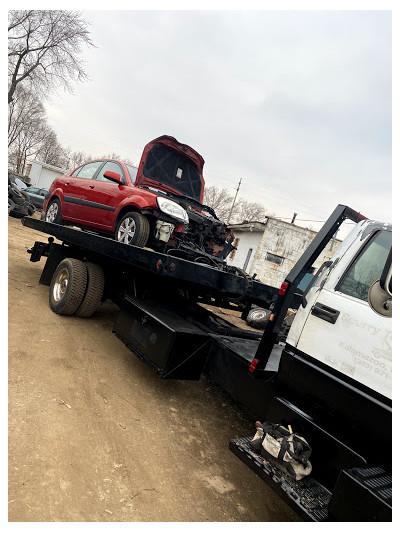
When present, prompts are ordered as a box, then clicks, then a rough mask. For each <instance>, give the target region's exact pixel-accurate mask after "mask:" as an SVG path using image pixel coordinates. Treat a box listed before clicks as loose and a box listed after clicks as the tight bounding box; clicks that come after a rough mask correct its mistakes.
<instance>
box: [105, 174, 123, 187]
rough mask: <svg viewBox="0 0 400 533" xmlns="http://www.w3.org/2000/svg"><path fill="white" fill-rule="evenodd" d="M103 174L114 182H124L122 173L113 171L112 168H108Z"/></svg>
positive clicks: (119, 183)
mask: <svg viewBox="0 0 400 533" xmlns="http://www.w3.org/2000/svg"><path fill="white" fill-rule="evenodd" d="M103 176H104V177H105V178H107V179H108V180H110V181H113V182H114V183H118V185H121V184H122V181H121V175H120V174H118V173H117V172H111V170H107V171H106V172H104V174H103Z"/></svg>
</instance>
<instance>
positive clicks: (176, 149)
mask: <svg viewBox="0 0 400 533" xmlns="http://www.w3.org/2000/svg"><path fill="white" fill-rule="evenodd" d="M203 166H204V159H203V158H202V157H201V155H200V154H198V153H197V152H196V151H195V150H193V148H191V147H190V146H188V145H186V144H182V143H180V142H179V141H177V140H176V139H175V138H174V137H170V136H169V135H162V136H161V137H157V139H154V140H153V141H150V142H149V143H148V144H146V146H145V147H144V150H143V154H142V157H141V160H140V164H139V169H138V172H137V176H136V181H135V185H137V186H145V187H154V188H157V189H160V190H162V191H166V192H173V193H175V194H178V195H181V196H186V197H189V198H194V199H195V200H197V201H198V202H200V203H201V202H202V201H203V193H204V179H203Z"/></svg>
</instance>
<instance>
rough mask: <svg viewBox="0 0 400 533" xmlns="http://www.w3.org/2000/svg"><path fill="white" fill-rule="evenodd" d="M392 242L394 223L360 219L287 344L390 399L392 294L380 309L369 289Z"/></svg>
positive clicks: (316, 286)
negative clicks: (371, 298) (375, 305)
mask: <svg viewBox="0 0 400 533" xmlns="http://www.w3.org/2000/svg"><path fill="white" fill-rule="evenodd" d="M391 245H392V231H391V226H390V225H389V224H385V223H378V222H374V221H371V220H363V221H362V222H359V223H358V224H357V225H356V227H355V228H354V229H353V230H352V231H351V233H350V234H349V235H348V236H347V237H346V239H345V240H344V241H343V243H342V245H341V246H340V247H339V249H338V250H337V252H336V253H335V254H334V256H333V257H332V260H331V261H329V262H328V263H326V264H325V266H324V267H323V268H322V269H320V272H319V274H318V276H317V278H316V280H314V284H313V285H312V287H311V288H310V289H309V290H308V292H307V293H306V294H305V295H304V298H303V305H304V304H305V306H304V307H303V306H300V308H299V310H298V312H297V315H296V318H295V320H294V322H293V325H292V327H291V329H290V332H289V334H288V337H287V344H288V345H290V346H292V347H293V348H295V349H297V350H299V351H300V352H302V353H304V354H307V355H308V356H310V357H312V358H314V359H316V360H317V361H320V362H321V363H324V364H325V365H327V366H328V367H331V368H332V369H334V370H336V371H337V372H339V373H341V374H343V375H344V376H345V377H348V378H351V379H352V380H355V381H356V382H358V383H360V384H362V385H364V386H366V387H368V388H369V389H371V390H373V391H376V392H378V393H379V394H381V395H383V396H385V397H386V398H390V399H391V397H392V316H391V315H392V313H391V296H390V294H387V295H386V298H384V302H383V305H382V309H378V310H377V309H376V308H375V309H374V308H373V307H372V305H371V303H373V302H371V301H369V300H368V294H369V291H370V288H371V286H372V285H373V284H374V283H375V282H377V281H379V280H380V279H381V277H382V273H383V271H384V268H385V265H386V262H387V259H388V255H389V252H390V249H391ZM385 304H386V307H385ZM378 311H379V312H378Z"/></svg>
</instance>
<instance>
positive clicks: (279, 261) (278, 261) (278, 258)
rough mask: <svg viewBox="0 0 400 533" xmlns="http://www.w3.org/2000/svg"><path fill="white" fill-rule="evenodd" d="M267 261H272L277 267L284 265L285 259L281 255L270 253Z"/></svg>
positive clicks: (266, 258) (266, 257)
mask: <svg viewBox="0 0 400 533" xmlns="http://www.w3.org/2000/svg"><path fill="white" fill-rule="evenodd" d="M265 260H266V261H271V263H275V264H276V265H281V264H282V263H283V257H281V256H280V255H275V254H271V253H269V252H268V253H267V255H266V256H265Z"/></svg>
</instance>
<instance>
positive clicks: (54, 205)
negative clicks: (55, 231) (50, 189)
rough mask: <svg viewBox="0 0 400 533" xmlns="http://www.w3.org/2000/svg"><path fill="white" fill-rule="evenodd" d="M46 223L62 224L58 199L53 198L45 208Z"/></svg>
mask: <svg viewBox="0 0 400 533" xmlns="http://www.w3.org/2000/svg"><path fill="white" fill-rule="evenodd" d="M45 221H46V222H53V223H54V224H62V220H61V204H60V200H59V199H58V198H54V200H52V201H51V202H50V203H49V205H48V206H47V210H46V216H45Z"/></svg>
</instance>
